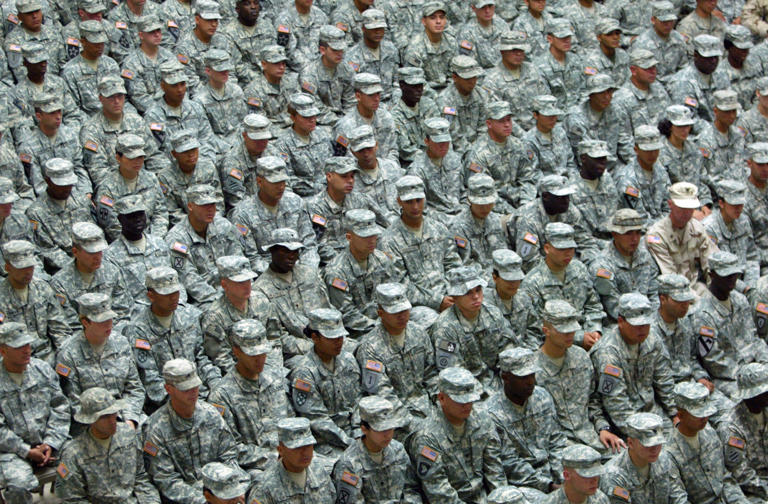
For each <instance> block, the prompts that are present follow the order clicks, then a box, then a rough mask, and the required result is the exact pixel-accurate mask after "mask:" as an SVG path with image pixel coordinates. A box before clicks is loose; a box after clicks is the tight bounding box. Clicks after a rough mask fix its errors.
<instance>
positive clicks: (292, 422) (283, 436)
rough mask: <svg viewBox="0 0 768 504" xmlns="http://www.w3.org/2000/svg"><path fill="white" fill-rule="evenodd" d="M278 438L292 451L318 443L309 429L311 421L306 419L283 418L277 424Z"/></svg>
mask: <svg viewBox="0 0 768 504" xmlns="http://www.w3.org/2000/svg"><path fill="white" fill-rule="evenodd" d="M277 438H278V439H279V440H280V442H281V443H282V444H283V446H285V447H286V448H288V449H290V450H293V449H296V448H301V447H302V446H307V445H313V444H315V443H316V442H317V441H315V438H314V436H312V431H311V430H310V428H309V419H308V418H304V417H291V418H281V419H280V420H279V421H278V422H277Z"/></svg>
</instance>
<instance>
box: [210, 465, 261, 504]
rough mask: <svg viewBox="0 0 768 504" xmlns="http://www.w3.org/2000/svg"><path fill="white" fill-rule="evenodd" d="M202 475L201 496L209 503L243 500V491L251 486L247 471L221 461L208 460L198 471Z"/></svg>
mask: <svg viewBox="0 0 768 504" xmlns="http://www.w3.org/2000/svg"><path fill="white" fill-rule="evenodd" d="M200 474H201V475H202V477H203V497H205V502H208V503H210V504H222V503H228V502H233V499H234V502H235V503H238V502H245V493H246V492H247V491H248V488H250V486H251V478H250V476H248V473H246V472H245V471H243V470H242V469H240V468H238V467H232V466H231V465H229V464H222V463H221V462H208V463H207V464H205V465H204V466H203V469H202V470H201V471H200Z"/></svg>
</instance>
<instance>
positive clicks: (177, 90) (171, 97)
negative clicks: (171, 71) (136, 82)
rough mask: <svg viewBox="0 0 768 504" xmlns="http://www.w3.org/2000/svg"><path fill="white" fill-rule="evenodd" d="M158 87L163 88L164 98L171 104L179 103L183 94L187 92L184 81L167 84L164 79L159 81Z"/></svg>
mask: <svg viewBox="0 0 768 504" xmlns="http://www.w3.org/2000/svg"><path fill="white" fill-rule="evenodd" d="M160 87H161V88H163V93H164V94H165V99H166V100H167V101H168V102H169V103H171V104H172V105H173V104H175V103H181V101H182V100H183V99H184V95H186V94H187V83H186V82H178V83H176V84H168V83H167V82H165V81H160Z"/></svg>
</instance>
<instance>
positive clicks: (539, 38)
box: [510, 6, 553, 60]
mask: <svg viewBox="0 0 768 504" xmlns="http://www.w3.org/2000/svg"><path fill="white" fill-rule="evenodd" d="M552 18H553V16H552V13H550V12H549V11H548V10H544V11H543V12H542V13H541V20H538V19H535V18H534V17H533V16H532V15H531V12H530V10H528V8H527V6H526V7H525V8H524V9H523V10H522V11H521V12H520V14H519V15H518V16H517V19H515V21H514V23H511V26H510V28H511V29H512V30H514V31H520V32H523V33H525V34H526V35H527V36H528V40H529V43H530V44H531V57H532V58H534V59H536V60H540V59H541V57H542V56H543V55H544V54H546V53H548V52H549V42H548V41H547V31H548V28H549V24H550V23H551V22H552Z"/></svg>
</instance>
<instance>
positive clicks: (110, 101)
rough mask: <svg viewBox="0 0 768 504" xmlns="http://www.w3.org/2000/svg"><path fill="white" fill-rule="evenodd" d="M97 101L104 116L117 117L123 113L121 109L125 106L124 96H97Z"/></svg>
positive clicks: (121, 94) (117, 94) (116, 94)
mask: <svg viewBox="0 0 768 504" xmlns="http://www.w3.org/2000/svg"><path fill="white" fill-rule="evenodd" d="M99 101H100V102H101V107H102V109H103V110H104V113H105V114H107V115H110V116H119V115H120V114H122V113H123V107H124V106H125V95H124V94H123V93H115V94H113V95H112V96H101V95H99Z"/></svg>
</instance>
